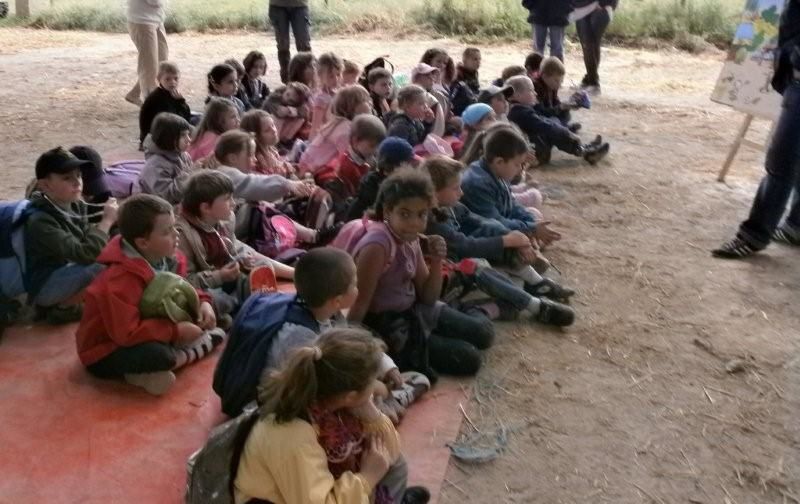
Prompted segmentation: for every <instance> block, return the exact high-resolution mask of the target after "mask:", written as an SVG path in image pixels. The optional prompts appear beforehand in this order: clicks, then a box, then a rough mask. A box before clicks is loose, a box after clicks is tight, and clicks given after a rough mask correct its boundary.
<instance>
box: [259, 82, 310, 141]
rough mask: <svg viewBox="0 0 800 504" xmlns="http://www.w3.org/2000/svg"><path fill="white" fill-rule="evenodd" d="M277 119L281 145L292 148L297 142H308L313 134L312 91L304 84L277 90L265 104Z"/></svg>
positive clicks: (266, 108) (295, 84) (296, 83)
mask: <svg viewBox="0 0 800 504" xmlns="http://www.w3.org/2000/svg"><path fill="white" fill-rule="evenodd" d="M264 110H266V111H267V112H269V113H270V114H272V116H273V117H274V118H275V127H277V128H278V138H279V139H280V143H281V145H284V146H286V147H288V148H291V147H292V146H293V145H294V142H295V141H296V140H298V139H299V140H308V136H309V134H310V133H311V89H310V88H309V87H308V86H306V85H305V84H303V83H302V82H290V83H288V84H286V85H285V86H279V87H277V88H275V91H273V92H272V93H270V95H269V97H268V98H267V101H266V102H265V103H264Z"/></svg>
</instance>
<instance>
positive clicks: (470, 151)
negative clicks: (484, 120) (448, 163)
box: [459, 130, 488, 166]
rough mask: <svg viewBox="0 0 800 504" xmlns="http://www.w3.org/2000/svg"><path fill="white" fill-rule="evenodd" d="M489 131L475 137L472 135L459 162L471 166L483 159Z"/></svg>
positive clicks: (479, 133)
mask: <svg viewBox="0 0 800 504" xmlns="http://www.w3.org/2000/svg"><path fill="white" fill-rule="evenodd" d="M487 131H488V130H483V131H479V132H477V133H476V134H474V135H470V137H469V139H468V140H467V145H465V146H464V153H463V154H461V159H459V161H461V162H462V163H464V164H465V165H468V166H469V165H471V164H472V163H474V162H475V161H477V160H479V159H480V158H482V157H483V141H484V140H485V139H486V134H487Z"/></svg>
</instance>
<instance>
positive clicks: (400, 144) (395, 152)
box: [378, 136, 414, 166]
mask: <svg viewBox="0 0 800 504" xmlns="http://www.w3.org/2000/svg"><path fill="white" fill-rule="evenodd" d="M413 159H414V148H413V147H411V144H410V143H408V142H407V141H406V140H404V139H402V138H400V137H394V136H391V137H387V138H386V139H385V140H384V141H383V142H381V144H380V145H379V146H378V164H379V165H388V166H397V165H400V164H403V163H410V162H411V161H412V160H413Z"/></svg>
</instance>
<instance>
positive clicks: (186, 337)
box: [178, 322, 203, 343]
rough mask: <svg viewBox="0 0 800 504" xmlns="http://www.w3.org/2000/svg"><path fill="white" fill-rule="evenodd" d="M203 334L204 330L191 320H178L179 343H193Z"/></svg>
mask: <svg viewBox="0 0 800 504" xmlns="http://www.w3.org/2000/svg"><path fill="white" fill-rule="evenodd" d="M202 335H203V330H202V329H200V327H198V326H196V325H194V324H192V323H191V322H178V343H191V342H193V341H194V340H196V339H197V338H199V337H200V336H202Z"/></svg>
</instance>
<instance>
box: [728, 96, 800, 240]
mask: <svg viewBox="0 0 800 504" xmlns="http://www.w3.org/2000/svg"><path fill="white" fill-rule="evenodd" d="M765 168H766V171H767V175H766V176H765V177H764V178H763V179H761V183H760V184H759V186H758V192H756V197H755V199H754V200H753V207H752V208H751V209H750V217H749V218H748V219H747V220H746V221H744V222H743V223H742V225H741V226H740V227H739V238H741V239H742V240H744V241H746V242H747V243H749V244H750V245H752V246H753V247H755V248H757V249H762V248H764V247H766V246H767V245H769V242H770V240H771V238H772V233H773V232H774V231H775V228H776V227H777V226H778V223H779V222H780V220H781V217H782V216H783V214H784V212H785V211H786V205H787V203H789V198H790V197H791V195H792V193H793V192H794V193H795V198H794V202H793V203H792V205H791V208H790V209H789V213H788V215H787V216H786V225H787V226H788V227H789V228H792V229H794V230H800V197H799V196H800V80H795V81H793V82H792V83H791V84H789V86H788V87H787V88H786V90H785V91H784V93H783V106H782V108H781V115H780V117H779V118H778V122H777V124H776V125H775V131H774V133H773V136H772V143H771V144H770V146H769V150H768V151H767V159H766V163H765Z"/></svg>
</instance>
